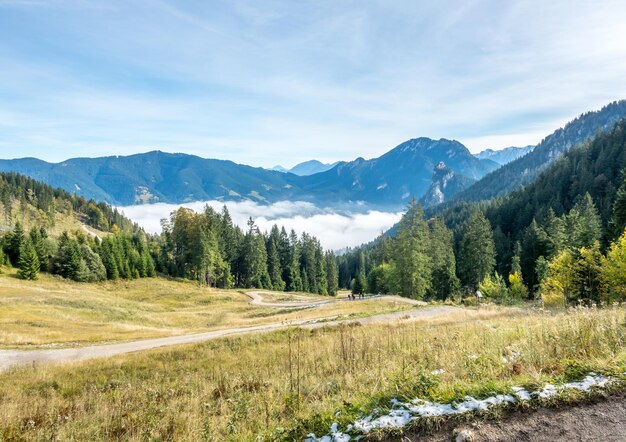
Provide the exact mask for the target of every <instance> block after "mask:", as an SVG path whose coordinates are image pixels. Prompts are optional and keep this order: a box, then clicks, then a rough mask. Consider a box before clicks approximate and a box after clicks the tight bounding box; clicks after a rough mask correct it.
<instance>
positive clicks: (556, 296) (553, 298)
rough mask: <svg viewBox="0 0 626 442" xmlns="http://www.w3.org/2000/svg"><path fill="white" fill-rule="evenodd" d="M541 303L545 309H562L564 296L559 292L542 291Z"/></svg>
mask: <svg viewBox="0 0 626 442" xmlns="http://www.w3.org/2000/svg"><path fill="white" fill-rule="evenodd" d="M541 302H542V303H543V306H544V307H545V308H549V309H557V308H564V307H565V295H564V294H563V292H562V291H559V290H551V291H544V292H542V293H541Z"/></svg>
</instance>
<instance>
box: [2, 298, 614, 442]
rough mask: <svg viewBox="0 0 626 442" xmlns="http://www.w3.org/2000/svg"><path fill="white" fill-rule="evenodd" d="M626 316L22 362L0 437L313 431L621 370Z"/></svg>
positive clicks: (275, 335) (526, 318) (579, 314)
mask: <svg viewBox="0 0 626 442" xmlns="http://www.w3.org/2000/svg"><path fill="white" fill-rule="evenodd" d="M625 324H626V310H624V309H623V308H621V307H616V308H611V309H603V310H600V309H582V308H579V309H571V310H568V311H565V312H558V313H550V312H544V311H530V310H522V309H504V308H496V307H484V308H481V309H480V310H461V311H459V312H456V313H450V314H447V315H445V316H439V317H436V318H431V319H422V320H418V321H413V322H396V323H394V324H380V325H369V326H354V325H352V326H339V327H325V328H321V329H315V330H302V329H287V330H282V331H276V332H272V333H263V334H258V335H242V336H237V337H229V338H224V339H219V340H215V341H210V342H206V343H202V344H194V345H187V346H180V347H176V348H165V349H158V350H153V351H148V352H142V353H136V354H127V355H122V356H117V357H114V358H111V359H108V360H96V361H89V362H83V363H75V364H68V365H63V366H50V365H41V366H38V367H34V368H33V367H28V368H19V369H13V370H11V371H8V372H5V373H3V374H0V409H2V410H3V413H1V414H0V440H4V441H17V440H52V439H55V440H93V441H97V440H130V441H139V440H188V441H198V440H207V441H231V440H232V441H235V440H237V441H240V440H243V441H256V440H302V438H303V436H304V435H306V434H307V433H308V432H309V431H315V432H316V433H317V434H318V435H320V434H325V433H326V432H327V431H328V428H329V427H330V424H331V423H332V422H339V423H346V422H351V421H352V420H354V418H355V417H357V416H359V415H361V413H367V412H369V411H371V409H372V408H374V407H384V406H386V405H387V404H388V401H389V399H390V398H393V397H397V398H408V399H410V398H414V397H416V396H419V397H422V398H426V399H432V400H439V401H446V402H447V401H450V400H453V399H455V398H461V397H463V396H465V395H466V394H472V395H475V396H476V397H484V396H487V395H491V394H493V393H495V392H503V391H507V390H508V389H509V387H510V386H511V385H519V386H525V387H528V388H533V387H539V386H540V385H542V383H543V382H545V381H548V380H551V381H563V380H569V379H580V378H581V377H582V376H583V375H584V374H587V373H588V372H589V371H592V370H593V371H595V372H597V373H613V374H621V373H623V372H624V364H625V362H626V348H625V346H624V344H625V343H626V326H625ZM434 370H443V374H441V375H440V376H433V375H432V374H431V373H432V372H433V371H434ZM574 399H575V398H574Z"/></svg>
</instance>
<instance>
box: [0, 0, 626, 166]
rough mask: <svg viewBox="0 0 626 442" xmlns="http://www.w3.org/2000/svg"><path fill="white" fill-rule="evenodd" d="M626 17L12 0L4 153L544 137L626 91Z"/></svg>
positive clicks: (610, 10)
mask: <svg viewBox="0 0 626 442" xmlns="http://www.w3.org/2000/svg"><path fill="white" fill-rule="evenodd" d="M624 23H626V2H624V1H595V2H588V1H584V2H583V1H572V0H570V1H565V0H553V1H549V2H547V1H545V0H542V1H535V0H528V1H501V0H497V1H472V0H464V1H434V0H433V1H393V0H387V1H369V2H366V1H348V0H347V1H337V0H331V1H325V0H318V1H310V2H307V1H273V0H267V1H238V0H232V1H223V2H220V1H165V0H151V1H141V0H126V1H117V0H107V1H95V0H93V1H92V0H80V1H79V0H46V1H43V0H42V1H39V0H0V157H1V158H15V157H23V156H36V157H39V158H43V159H46V160H49V161H61V160H64V159H66V158H69V157H75V156H102V155H122V154H129V153H136V152H142V151H147V150H152V149H161V150H165V151H171V152H187V153H193V154H197V155H200V156H203V157H210V158H224V159H231V160H233V161H236V162H241V163H246V164H252V165H260V166H272V165H274V164H278V163H280V164H283V165H285V166H291V165H293V164H295V163H297V162H299V161H302V160H306V159H310V158H317V159H320V160H323V161H335V160H349V159H353V158H355V157H357V156H363V157H366V158H368V157H374V156H378V155H380V154H382V153H384V152H385V151H387V150H389V149H390V148H392V147H394V146H395V145H397V144H399V143H400V142H402V141H404V140H406V139H408V138H412V137H417V136H429V137H432V138H439V137H445V138H454V139H458V140H460V141H461V142H463V143H465V144H466V145H467V146H468V147H469V148H470V149H471V150H472V151H474V152H476V151H478V150H481V149H482V148H486V147H491V148H499V147H504V146H508V145H525V144H534V143H536V142H538V141H539V140H540V139H541V138H542V137H543V136H545V135H547V134H548V133H550V132H552V131H553V130H554V129H555V128H557V127H559V126H561V125H562V124H564V123H565V122H566V121H568V120H569V119H571V118H572V117H575V116H576V115H578V114H580V113H581V112H584V111H587V110H592V109H596V108H599V107H601V106H602V105H603V104H606V103H607V102H609V101H612V100H615V99H620V98H626V81H625V79H626V44H624Z"/></svg>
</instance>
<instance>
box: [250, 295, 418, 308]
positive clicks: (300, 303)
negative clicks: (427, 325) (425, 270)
mask: <svg viewBox="0 0 626 442" xmlns="http://www.w3.org/2000/svg"><path fill="white" fill-rule="evenodd" d="M264 293H265V294H270V293H272V292H265V291H253V292H246V295H248V296H249V297H250V298H251V299H252V301H250V305H256V306H259V307H278V308H313V307H319V306H321V305H327V304H334V303H336V302H358V301H365V300H368V299H380V300H381V301H389V302H392V301H395V302H402V303H405V304H411V305H419V306H426V305H428V304H427V303H426V302H424V301H417V300H415V299H409V298H402V297H401V296H389V295H370V296H366V297H365V298H362V299H356V300H354V301H350V300H349V299H348V298H332V299H328V300H323V301H311V300H310V299H306V297H304V296H299V295H298V296H297V298H299V299H294V300H293V301H284V302H267V301H265V300H264V299H263V297H262V296H261V295H263V294H264Z"/></svg>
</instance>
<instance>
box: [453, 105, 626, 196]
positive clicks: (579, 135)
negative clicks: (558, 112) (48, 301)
mask: <svg viewBox="0 0 626 442" xmlns="http://www.w3.org/2000/svg"><path fill="white" fill-rule="evenodd" d="M625 116H626V100H621V101H616V102H613V103H611V104H609V105H607V106H605V107H603V108H602V109H601V110H599V111H595V112H587V113H585V114H583V115H581V116H580V117H578V118H576V119H575V120H572V121H571V122H569V123H567V124H566V125H565V127H563V128H561V129H558V130H557V131H555V132H554V133H552V134H551V135H549V136H547V137H546V138H544V140H543V141H542V142H541V143H539V144H538V145H537V147H535V149H534V150H533V151H532V152H530V153H528V154H527V155H525V156H523V157H521V158H518V159H517V160H514V161H512V162H510V163H509V164H506V165H505V166H502V167H501V168H499V169H497V170H495V171H494V172H492V173H490V174H488V175H486V176H485V177H484V178H482V179H480V180H479V181H478V182H476V183H475V184H473V185H472V186H470V187H469V188H467V189H465V190H464V191H462V192H459V193H458V194H457V195H455V197H454V198H453V199H454V200H455V201H481V200H488V199H491V198H493V197H496V196H500V195H503V194H505V193H507V192H510V191H512V190H515V189H516V188H518V187H519V186H521V185H526V184H528V183H530V182H532V181H533V180H534V179H535V178H536V177H537V175H538V174H539V173H540V171H541V170H542V169H543V168H545V167H546V166H547V165H549V164H550V163H552V162H553V161H554V160H555V159H557V158H558V157H559V156H560V155H561V154H563V152H565V151H566V150H568V149H569V148H571V147H572V146H575V145H577V144H580V143H584V142H586V141H588V140H590V139H591V138H593V137H594V136H595V135H597V133H598V132H607V131H610V130H611V129H612V128H613V126H615V124H616V123H617V122H618V121H619V120H621V119H622V118H624V117H625Z"/></svg>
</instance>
